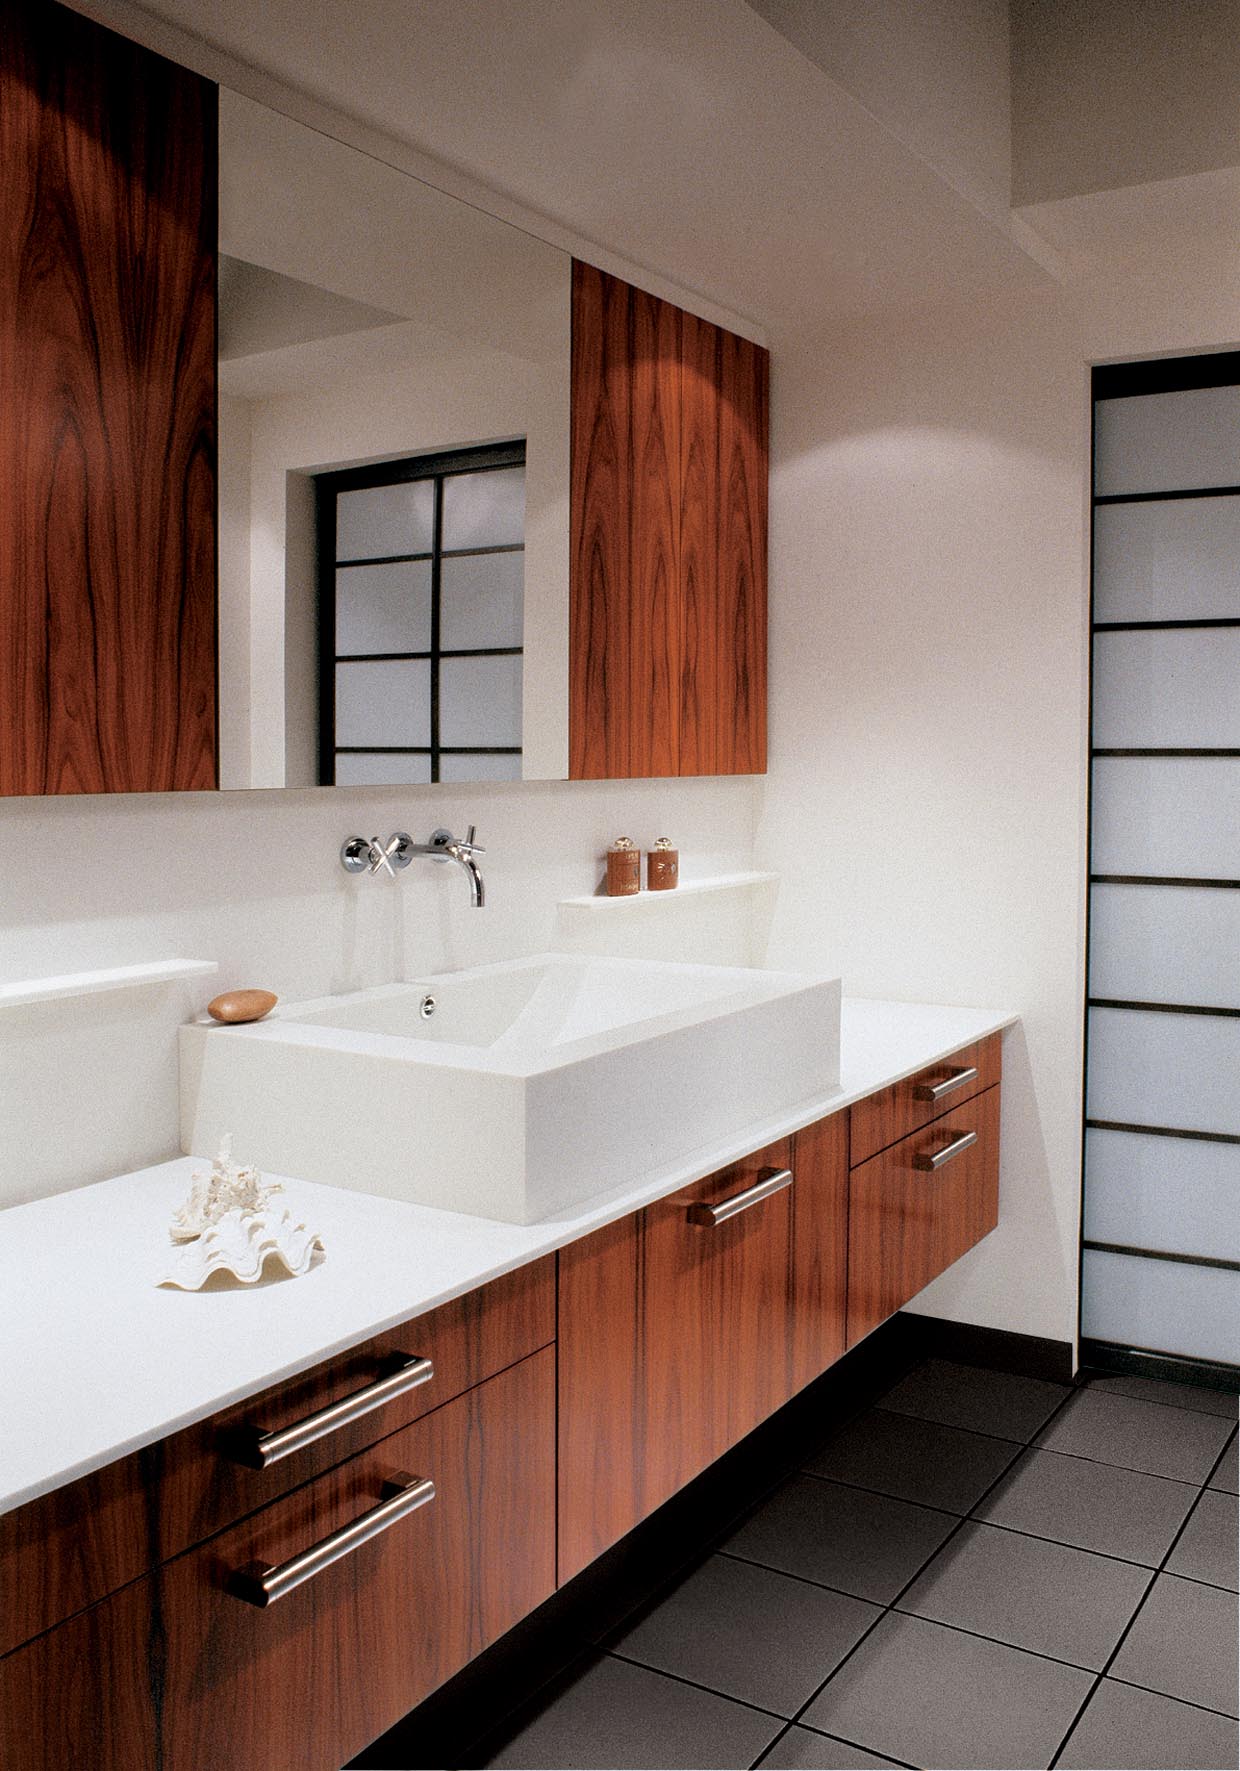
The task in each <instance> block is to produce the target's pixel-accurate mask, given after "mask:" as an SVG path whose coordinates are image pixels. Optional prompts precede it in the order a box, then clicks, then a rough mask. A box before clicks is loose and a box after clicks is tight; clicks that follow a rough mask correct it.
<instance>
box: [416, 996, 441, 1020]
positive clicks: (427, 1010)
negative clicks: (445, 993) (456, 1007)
mask: <svg viewBox="0 0 1240 1771" xmlns="http://www.w3.org/2000/svg"><path fill="white" fill-rule="evenodd" d="M438 1006H439V1004H438V1003H437V1002H436V1001H435V998H434V997H433V996H424V997H423V998H422V1000H421V1002H420V1003H419V1004H418V1013H419V1014H420V1015H421V1017H422V1019H423V1020H424V1021H429V1020H430V1018H431V1016H432V1015H433V1014H434V1012H435V1010H436V1009H437V1008H438Z"/></svg>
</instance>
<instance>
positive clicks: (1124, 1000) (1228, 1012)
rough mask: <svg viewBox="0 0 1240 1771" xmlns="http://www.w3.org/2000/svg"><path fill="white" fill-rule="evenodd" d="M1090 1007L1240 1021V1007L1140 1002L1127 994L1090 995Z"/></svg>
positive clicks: (1087, 999) (1088, 1000) (1088, 1004)
mask: <svg viewBox="0 0 1240 1771" xmlns="http://www.w3.org/2000/svg"><path fill="white" fill-rule="evenodd" d="M1086 1003H1087V1006H1088V1007H1089V1008H1117V1009H1132V1010H1134V1011H1135V1012H1137V1013H1140V1014H1151V1015H1218V1016H1220V1017H1221V1018H1222V1019H1223V1020H1232V1021H1240V1008H1205V1007H1203V1006H1202V1005H1200V1004H1198V1003H1188V1002H1139V1001H1137V1000H1135V999H1133V998H1129V997H1126V996H1090V997H1087V998H1086Z"/></svg>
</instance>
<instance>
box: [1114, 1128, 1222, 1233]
mask: <svg viewBox="0 0 1240 1771" xmlns="http://www.w3.org/2000/svg"><path fill="white" fill-rule="evenodd" d="M1085 1236H1086V1240H1087V1241H1091V1242H1124V1243H1128V1244H1130V1245H1132V1246H1135V1247H1137V1248H1161V1249H1165V1250H1166V1251H1167V1252H1168V1253H1170V1254H1198V1255H1201V1254H1204V1255H1213V1256H1214V1257H1215V1259H1216V1260H1240V1144H1207V1143H1203V1142H1200V1141H1197V1140H1193V1139H1189V1138H1154V1137H1149V1136H1142V1135H1141V1134H1140V1133H1137V1132H1125V1131H1087V1132H1086V1133H1085Z"/></svg>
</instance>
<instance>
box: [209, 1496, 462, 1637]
mask: <svg viewBox="0 0 1240 1771" xmlns="http://www.w3.org/2000/svg"><path fill="white" fill-rule="evenodd" d="M383 1495H384V1498H383V1499H382V1500H381V1501H380V1502H379V1504H378V1506H376V1507H369V1508H368V1509H367V1511H366V1512H364V1513H363V1514H362V1516H361V1518H360V1519H354V1521H353V1523H352V1524H351V1525H342V1526H341V1528H340V1530H339V1531H333V1532H332V1533H331V1535H330V1537H324V1538H322V1539H321V1540H320V1541H319V1542H318V1543H316V1544H311V1546H310V1548H309V1549H308V1550H303V1551H302V1552H301V1554H300V1556H293V1557H291V1558H290V1559H289V1560H288V1561H287V1562H279V1563H275V1564H273V1563H270V1562H247V1563H246V1565H245V1567H244V1568H238V1569H235V1570H234V1571H233V1573H232V1574H230V1575H229V1577H228V1582H227V1588H228V1591H229V1592H230V1593H231V1594H232V1595H233V1597H234V1598H235V1599H244V1600H245V1603H246V1604H247V1605H257V1606H259V1607H260V1608H263V1607H266V1606H268V1605H274V1604H275V1602H276V1600H277V1599H282V1598H283V1597H284V1596H285V1594H286V1593H291V1592H292V1591H293V1588H294V1587H299V1586H301V1585H302V1583H303V1582H304V1581H307V1580H313V1579H314V1576H315V1575H316V1574H321V1573H322V1572H323V1570H324V1569H325V1568H330V1567H331V1565H332V1563H333V1562H339V1560H340V1558H341V1557H342V1556H347V1555H349V1554H351V1552H352V1551H353V1550H356V1549H360V1548H361V1546H362V1545H363V1544H364V1543H369V1542H370V1540H371V1538H372V1537H378V1536H379V1533H380V1532H381V1531H386V1530H387V1529H388V1526H389V1525H395V1523H396V1521H397V1520H398V1519H404V1518H407V1517H408V1515H409V1514H410V1513H416V1512H417V1510H418V1508H419V1507H424V1506H425V1505H426V1504H427V1502H428V1501H432V1500H434V1498H435V1484H434V1482H433V1481H432V1480H431V1478H430V1477H429V1476H409V1475H407V1474H406V1473H405V1472H404V1471H403V1470H401V1471H400V1472H399V1474H398V1475H395V1476H393V1478H392V1480H391V1481H390V1482H385V1483H384V1484H383Z"/></svg>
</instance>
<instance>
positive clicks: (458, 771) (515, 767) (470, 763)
mask: <svg viewBox="0 0 1240 1771" xmlns="http://www.w3.org/2000/svg"><path fill="white" fill-rule="evenodd" d="M439 779H440V780H441V781H519V780H520V779H521V758H520V757H519V756H453V755H452V754H451V753H450V752H448V753H446V754H441V756H440V758H439Z"/></svg>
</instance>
